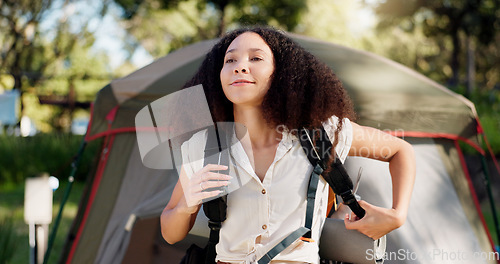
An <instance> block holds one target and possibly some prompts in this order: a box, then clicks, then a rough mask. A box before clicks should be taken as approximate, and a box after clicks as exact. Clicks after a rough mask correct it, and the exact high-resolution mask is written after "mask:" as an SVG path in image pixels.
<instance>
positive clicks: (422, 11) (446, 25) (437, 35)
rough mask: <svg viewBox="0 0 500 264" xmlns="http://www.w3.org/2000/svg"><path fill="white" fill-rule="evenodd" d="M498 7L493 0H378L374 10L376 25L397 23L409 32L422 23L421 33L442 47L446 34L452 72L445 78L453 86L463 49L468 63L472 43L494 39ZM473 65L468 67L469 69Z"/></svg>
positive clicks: (499, 21)
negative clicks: (382, 0)
mask: <svg viewBox="0 0 500 264" xmlns="http://www.w3.org/2000/svg"><path fill="white" fill-rule="evenodd" d="M499 9H500V3H499V2H498V1H496V0H387V1H384V2H381V3H378V4H377V6H376V8H375V11H376V13H377V14H378V15H379V16H380V17H381V23H380V24H379V28H391V27H393V26H395V25H398V26H399V27H400V28H403V29H404V30H406V31H407V32H412V31H413V30H415V29H416V28H418V27H420V26H421V27H422V30H423V33H424V35H425V36H426V37H428V38H431V39H434V40H436V42H437V44H438V46H439V47H440V49H441V51H445V50H446V49H447V47H446V43H445V42H444V41H446V40H445V38H450V39H451V50H452V51H451V54H450V56H449V62H448V65H449V67H450V68H451V71H452V74H451V76H450V78H449V79H448V81H447V82H448V84H449V85H450V86H452V87H456V86H457V85H458V84H459V74H460V71H461V69H462V65H463V64H464V63H463V62H461V60H460V58H461V57H465V56H464V53H465V52H469V58H470V59H469V62H468V63H469V64H470V63H473V62H474V61H475V59H474V50H473V48H474V43H476V46H481V47H487V46H489V45H490V44H491V43H493V41H494V38H495V36H496V35H497V32H498V29H499V28H500V17H499ZM464 46H466V47H468V51H464ZM473 68H474V67H469V71H470V70H472V69H473ZM469 76H470V74H469ZM470 82H471V81H470V80H469V83H470Z"/></svg>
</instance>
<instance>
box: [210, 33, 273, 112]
mask: <svg viewBox="0 0 500 264" xmlns="http://www.w3.org/2000/svg"><path fill="white" fill-rule="evenodd" d="M273 72H274V56H273V53H272V51H271V49H270V48H269V46H268V45H267V44H266V42H265V41H264V40H263V39H262V38H261V37H260V36H259V35H258V34H257V33H254V32H245V33H243V34H241V35H239V36H238V37H237V38H235V39H234V40H233V42H231V44H230V45H229V47H228V48H227V51H226V55H225V56H224V66H223V67H222V70H221V71H220V80H221V84H222V89H223V90H224V94H225V95H226V97H227V99H229V101H231V102H232V103H233V104H235V105H242V106H243V105H248V106H260V105H261V104H262V100H263V99H264V96H265V95H266V93H267V91H268V90H269V87H270V86H271V75H272V74H273Z"/></svg>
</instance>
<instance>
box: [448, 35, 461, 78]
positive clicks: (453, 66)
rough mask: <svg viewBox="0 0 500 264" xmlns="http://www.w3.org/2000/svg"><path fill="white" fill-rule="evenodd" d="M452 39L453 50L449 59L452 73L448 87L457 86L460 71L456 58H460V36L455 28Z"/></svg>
mask: <svg viewBox="0 0 500 264" xmlns="http://www.w3.org/2000/svg"><path fill="white" fill-rule="evenodd" d="M451 38H452V43H453V50H452V53H451V58H450V67H451V70H452V72H453V75H452V76H451V78H450V80H449V85H450V86H451V87H456V86H457V85H458V74H459V71H460V62H459V60H458V57H459V56H460V50H461V46H460V36H459V34H458V29H457V28H455V30H453V33H452V34H451Z"/></svg>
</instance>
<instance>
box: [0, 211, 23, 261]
mask: <svg viewBox="0 0 500 264" xmlns="http://www.w3.org/2000/svg"><path fill="white" fill-rule="evenodd" d="M13 226H14V220H13V218H12V217H5V218H3V219H2V218H0V263H10V261H11V260H12V258H13V257H14V252H15V250H16V247H17V246H18V241H19V237H18V236H17V234H16V232H15V230H14V228H13Z"/></svg>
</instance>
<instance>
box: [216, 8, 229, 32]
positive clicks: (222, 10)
mask: <svg viewBox="0 0 500 264" xmlns="http://www.w3.org/2000/svg"><path fill="white" fill-rule="evenodd" d="M226 6H227V5H222V6H221V7H220V19H219V28H218V29H217V37H218V38H220V37H222V35H224V33H225V31H226V23H225V21H224V15H225V14H226V13H225V9H226Z"/></svg>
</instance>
